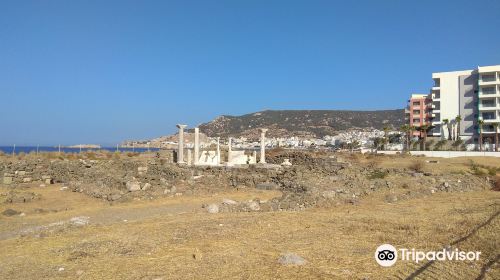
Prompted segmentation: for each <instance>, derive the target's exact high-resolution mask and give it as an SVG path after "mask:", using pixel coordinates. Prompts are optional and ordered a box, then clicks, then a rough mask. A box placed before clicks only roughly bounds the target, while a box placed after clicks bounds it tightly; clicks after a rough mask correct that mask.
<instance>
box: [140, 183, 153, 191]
mask: <svg viewBox="0 0 500 280" xmlns="http://www.w3.org/2000/svg"><path fill="white" fill-rule="evenodd" d="M149 188H151V184H150V183H145V184H144V186H142V189H143V190H147V189H149Z"/></svg>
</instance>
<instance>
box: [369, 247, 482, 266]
mask: <svg viewBox="0 0 500 280" xmlns="http://www.w3.org/2000/svg"><path fill="white" fill-rule="evenodd" d="M398 253H399V254H398ZM398 255H399V256H400V260H401V261H413V262H415V263H419V262H421V261H424V260H427V261H446V260H448V261H452V260H455V261H466V260H467V261H478V260H479V256H480V255H481V252H477V251H476V252H474V251H469V252H465V251H459V250H458V249H455V250H452V249H443V250H441V251H428V252H424V251H417V250H415V249H411V250H410V249H404V248H401V249H399V250H397V249H396V248H395V247H394V246H392V245H391V244H383V245H380V246H378V248H377V250H375V260H376V261H377V263H378V264H379V265H381V266H384V267H389V266H393V265H394V264H395V263H396V261H397V260H398Z"/></svg>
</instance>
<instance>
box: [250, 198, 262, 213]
mask: <svg viewBox="0 0 500 280" xmlns="http://www.w3.org/2000/svg"><path fill="white" fill-rule="evenodd" d="M247 207H248V208H250V210H252V211H259V210H260V205H259V203H258V202H256V201H253V200H252V201H249V202H247Z"/></svg>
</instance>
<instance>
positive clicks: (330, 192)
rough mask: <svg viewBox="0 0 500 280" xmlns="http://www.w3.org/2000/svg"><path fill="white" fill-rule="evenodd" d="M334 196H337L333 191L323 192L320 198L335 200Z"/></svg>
mask: <svg viewBox="0 0 500 280" xmlns="http://www.w3.org/2000/svg"><path fill="white" fill-rule="evenodd" d="M336 195H337V192H335V191H324V192H322V193H321V196H322V197H324V198H328V199H332V198H335V196H336Z"/></svg>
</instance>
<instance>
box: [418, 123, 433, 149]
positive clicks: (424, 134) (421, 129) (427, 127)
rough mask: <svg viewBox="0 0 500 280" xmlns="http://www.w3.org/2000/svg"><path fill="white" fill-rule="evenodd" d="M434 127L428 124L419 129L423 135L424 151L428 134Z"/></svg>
mask: <svg viewBox="0 0 500 280" xmlns="http://www.w3.org/2000/svg"><path fill="white" fill-rule="evenodd" d="M431 128H432V127H431V126H430V125H428V124H423V125H421V126H419V127H418V130H419V131H420V133H421V135H422V145H423V150H424V151H425V150H426V146H425V145H426V141H427V133H428V131H429V130H430V129H431Z"/></svg>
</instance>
